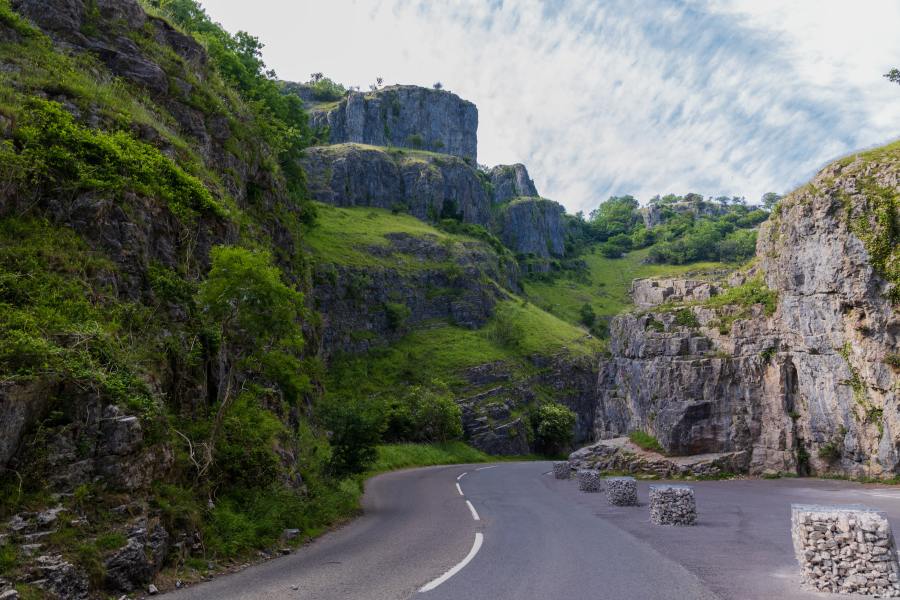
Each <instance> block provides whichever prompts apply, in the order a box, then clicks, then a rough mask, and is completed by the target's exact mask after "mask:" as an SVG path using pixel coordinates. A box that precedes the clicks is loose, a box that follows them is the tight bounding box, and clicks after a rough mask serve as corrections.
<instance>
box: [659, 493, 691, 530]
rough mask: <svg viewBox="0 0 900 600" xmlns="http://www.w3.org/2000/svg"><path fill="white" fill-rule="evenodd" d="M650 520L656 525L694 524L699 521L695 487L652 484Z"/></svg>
mask: <svg viewBox="0 0 900 600" xmlns="http://www.w3.org/2000/svg"><path fill="white" fill-rule="evenodd" d="M650 522H651V523H653V524H654V525H693V524H694V523H696V522H697V502H696V500H695V499H694V488H692V487H688V486H686V485H651V486H650Z"/></svg>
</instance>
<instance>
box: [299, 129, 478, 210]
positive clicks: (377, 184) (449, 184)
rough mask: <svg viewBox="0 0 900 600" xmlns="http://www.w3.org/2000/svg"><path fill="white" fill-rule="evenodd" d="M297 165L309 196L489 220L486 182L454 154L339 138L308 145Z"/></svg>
mask: <svg viewBox="0 0 900 600" xmlns="http://www.w3.org/2000/svg"><path fill="white" fill-rule="evenodd" d="M301 166H302V167H303V169H304V171H305V172H306V174H307V181H308V186H309V192H310V194H311V196H312V198H313V199H315V200H318V201H319V202H324V203H326V204H333V205H335V206H373V207H377V208H386V209H393V210H396V209H398V208H399V209H402V210H406V211H409V213H410V214H412V215H413V216H415V217H417V218H419V219H422V220H430V221H435V220H437V219H440V218H459V219H460V220H462V221H463V222H466V223H476V224H479V225H488V224H489V223H490V220H491V213H490V204H491V200H490V195H489V193H488V186H487V185H486V183H487V182H486V181H483V180H482V178H481V177H480V176H479V172H478V171H477V170H476V169H474V168H472V167H471V166H469V165H468V164H466V163H465V162H464V161H463V160H461V159H459V158H456V157H453V156H447V155H438V154H432V153H425V152H413V151H405V150H398V149H393V148H392V149H388V148H376V147H373V146H363V145H359V144H339V145H334V146H317V147H314V148H308V149H307V150H306V151H304V155H303V159H302V160H301Z"/></svg>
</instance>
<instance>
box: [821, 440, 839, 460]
mask: <svg viewBox="0 0 900 600" xmlns="http://www.w3.org/2000/svg"><path fill="white" fill-rule="evenodd" d="M840 457H841V444H840V442H837V441H831V442H828V443H827V444H823V445H822V446H820V447H819V458H821V459H823V460H827V461H828V462H834V461H836V460H837V459H839V458H840Z"/></svg>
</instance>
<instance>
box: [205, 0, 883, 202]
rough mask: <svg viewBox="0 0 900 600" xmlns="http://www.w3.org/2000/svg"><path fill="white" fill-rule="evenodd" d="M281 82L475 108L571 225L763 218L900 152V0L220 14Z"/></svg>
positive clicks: (594, 0)
mask: <svg viewBox="0 0 900 600" xmlns="http://www.w3.org/2000/svg"><path fill="white" fill-rule="evenodd" d="M204 6H206V8H207V11H208V12H209V14H210V15H211V16H212V17H213V18H214V19H215V20H217V21H219V22H221V23H222V24H223V25H224V26H225V27H226V28H227V29H229V30H231V31H235V30H238V29H244V30H247V31H249V32H251V33H253V34H254V35H257V36H258V37H259V38H260V39H261V41H263V43H265V44H266V48H265V51H264V55H265V59H266V61H267V63H268V64H269V66H270V67H273V68H274V69H275V70H276V71H277V72H278V75H279V77H281V78H283V79H291V80H299V81H305V80H306V79H308V78H309V74H310V73H312V72H314V71H322V72H324V73H325V74H326V75H328V76H330V77H332V78H333V79H335V80H336V81H340V82H342V83H344V84H346V85H359V86H361V87H362V88H363V89H366V88H367V87H368V85H369V84H370V83H372V82H374V80H375V78H376V77H378V76H381V77H383V78H384V80H385V82H386V83H413V84H420V85H431V84H432V83H434V82H435V81H441V82H442V83H443V84H444V86H445V88H446V89H449V90H451V91H453V92H455V93H457V94H459V95H460V96H462V97H464V98H466V99H468V100H471V101H473V102H475V103H476V104H477V105H478V109H479V130H478V141H479V149H478V153H479V162H482V163H486V164H490V165H493V164H501V163H511V162H523V163H525V164H526V165H527V166H528V169H529V172H530V174H531V176H532V178H533V179H534V180H535V183H536V184H537V187H538V190H539V191H540V192H541V194H542V195H544V196H546V197H549V198H553V199H554V200H557V201H559V202H561V203H562V204H564V205H565V206H566V207H567V208H568V209H569V211H570V212H574V211H577V210H586V211H588V210H590V209H591V208H593V207H594V206H596V205H597V203H599V202H600V201H602V200H603V199H605V198H607V197H608V196H610V195H613V194H626V193H630V194H633V195H635V196H636V197H638V198H639V199H640V200H642V201H646V200H647V199H648V198H649V197H651V196H652V195H654V194H657V193H660V194H664V193H667V192H675V193H685V192H688V191H694V192H698V193H701V194H704V195H720V194H727V195H742V196H746V197H747V198H748V199H749V200H751V201H755V200H757V199H758V198H759V197H760V196H761V195H762V194H763V193H764V192H766V191H776V192H786V191H790V190H791V189H792V188H793V187H795V186H797V185H799V184H801V183H803V181H805V180H806V179H808V178H809V177H810V176H811V175H812V174H813V173H814V172H815V171H816V170H817V169H818V168H819V167H821V166H822V165H823V164H824V163H826V162H827V161H829V160H831V159H833V158H835V157H837V156H840V155H843V154H846V153H848V152H851V151H853V150H856V149H860V148H865V147H869V146H872V145H876V144H880V143H883V142H886V141H888V140H892V139H895V138H897V137H900V86H898V85H896V84H891V83H889V82H888V81H887V80H885V79H884V78H883V77H882V74H883V73H885V72H886V71H887V70H888V69H889V68H890V67H892V66H898V67H900V34H898V32H900V2H898V1H897V0H859V1H853V2H847V1H845V0H842V1H837V0H834V1H832V0H794V1H792V2H780V1H774V0H771V1H770V0H683V1H680V2H675V1H662V0H608V1H607V0H603V1H601V0H565V1H563V0H556V1H547V2H538V1H536V0H521V1H507V0H493V1H490V2H485V1H484V0H446V1H440V2H438V1H425V0H356V1H354V0H327V1H325V2H323V1H321V0H316V1H315V2H311V1H307V0H300V1H294V2H288V1H286V0H281V1H278V0H254V1H253V2H235V1H234V0H207V1H206V2H204Z"/></svg>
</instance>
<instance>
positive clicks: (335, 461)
mask: <svg viewBox="0 0 900 600" xmlns="http://www.w3.org/2000/svg"><path fill="white" fill-rule="evenodd" d="M381 408H382V407H380V406H376V405H375V404H374V403H371V402H364V401H347V400H341V401H338V402H334V403H332V404H328V405H326V406H325V407H323V410H322V411H321V416H320V418H321V420H322V423H323V425H324V426H325V428H326V429H328V431H329V432H330V436H329V442H330V443H331V453H332V454H331V460H330V465H329V469H330V471H331V473H332V474H333V475H336V476H344V475H351V474H354V473H362V472H363V471H365V470H366V468H367V467H368V465H369V464H371V463H372V462H373V461H374V460H375V459H376V458H377V456H378V452H377V450H376V446H377V445H378V444H379V443H380V442H381V439H382V433H383V432H384V429H385V425H386V415H385V414H384V413H383V411H382V410H381Z"/></svg>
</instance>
